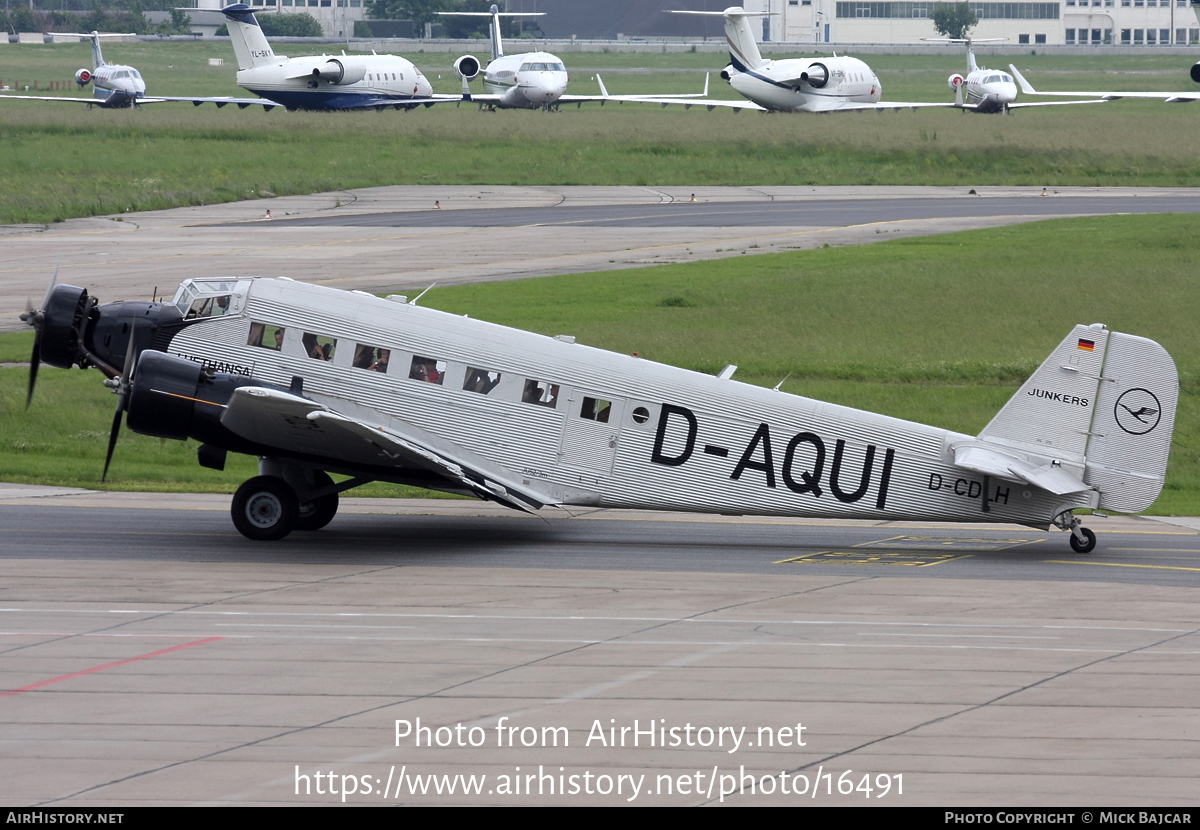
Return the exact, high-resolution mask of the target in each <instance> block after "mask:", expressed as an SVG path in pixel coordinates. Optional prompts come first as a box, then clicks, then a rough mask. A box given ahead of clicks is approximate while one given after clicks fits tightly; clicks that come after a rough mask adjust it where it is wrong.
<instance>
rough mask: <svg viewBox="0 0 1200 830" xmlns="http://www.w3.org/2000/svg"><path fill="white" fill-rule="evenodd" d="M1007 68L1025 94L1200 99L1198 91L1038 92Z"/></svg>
mask: <svg viewBox="0 0 1200 830" xmlns="http://www.w3.org/2000/svg"><path fill="white" fill-rule="evenodd" d="M1008 68H1009V69H1010V70H1012V74H1013V77H1014V78H1016V79H1017V83H1018V84H1020V86H1021V92H1023V93H1024V94H1026V95H1052V96H1055V97H1071V96H1076V95H1078V96H1083V97H1090V98H1099V99H1102V100H1105V101H1116V100H1118V99H1120V98H1160V99H1162V100H1163V101H1165V102H1166V103H1168V104H1186V103H1189V102H1191V101H1200V92H1092V91H1090V90H1082V91H1077V92H1068V91H1054V92H1039V91H1038V90H1036V89H1034V88H1033V84H1031V83H1029V81H1027V80H1025V76H1024V75H1022V74H1021V73H1020V72H1019V71H1018V70H1017V68H1016V67H1015V66H1013V65H1012V64H1011V63H1010V64H1009V65H1008ZM1067 103H1072V104H1082V103H1084V102H1083V101H1069V102H1067ZM1014 106H1015V105H1014Z"/></svg>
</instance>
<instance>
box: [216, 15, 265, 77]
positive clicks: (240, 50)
mask: <svg viewBox="0 0 1200 830" xmlns="http://www.w3.org/2000/svg"><path fill="white" fill-rule="evenodd" d="M221 14H223V15H225V22H226V24H227V25H228V27H229V40H230V42H231V43H232V44H233V54H234V56H236V57H237V62H238V69H253V68H254V67H256V66H263V65H265V64H273V63H278V62H279V60H278V58H276V57H275V52H274V51H272V50H271V44H269V43H267V38H266V36H265V35H264V34H263V31H262V28H261V27H260V26H259V25H258V21H257V20H255V19H254V12H252V11H251V10H250V7H249V6H247V5H246V4H245V3H234V4H233V5H232V6H226V7H225V8H223V9H221Z"/></svg>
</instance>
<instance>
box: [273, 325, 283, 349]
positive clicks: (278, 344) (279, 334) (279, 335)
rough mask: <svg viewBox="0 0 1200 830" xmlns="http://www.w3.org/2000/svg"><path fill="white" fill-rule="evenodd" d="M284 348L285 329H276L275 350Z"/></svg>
mask: <svg viewBox="0 0 1200 830" xmlns="http://www.w3.org/2000/svg"><path fill="white" fill-rule="evenodd" d="M282 349H283V329H275V351H277V352H278V351H281V350H282Z"/></svg>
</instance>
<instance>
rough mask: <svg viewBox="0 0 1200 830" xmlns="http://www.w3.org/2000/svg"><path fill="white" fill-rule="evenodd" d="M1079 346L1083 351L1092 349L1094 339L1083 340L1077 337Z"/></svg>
mask: <svg viewBox="0 0 1200 830" xmlns="http://www.w3.org/2000/svg"><path fill="white" fill-rule="evenodd" d="M1079 348H1080V349H1083V351H1085V352H1090V351H1094V350H1095V348H1096V341H1095V340H1084V339H1083V338H1082V337H1081V338H1079Z"/></svg>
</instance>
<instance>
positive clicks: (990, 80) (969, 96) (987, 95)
mask: <svg viewBox="0 0 1200 830" xmlns="http://www.w3.org/2000/svg"><path fill="white" fill-rule="evenodd" d="M921 39H922V40H924V41H929V42H931V43H965V44H966V45H967V75H966V77H965V78H964V77H963V76H962V75H959V74H958V73H957V72H956V73H954V74H953V75H951V76H950V78H949V79H948V81H947V83H948V84H949V85H950V89H951V90H952V91H953V92H954V105H955V106H956V107H959V108H961V109H964V110H970V111H971V112H978V113H985V114H990V113H997V112H999V113H1006V112H1008V111H1009V110H1014V109H1023V108H1025V107H1046V106H1063V105H1068V104H1098V103H1102V101H1101V100H1100V99H1099V97H1097V98H1091V99H1088V100H1085V101H1037V102H1034V103H1022V104H1018V103H1017V85H1016V84H1015V83H1013V79H1012V77H1011V76H1010V75H1009V74H1008V73H1007V72H1001V71H999V70H997V69H987V68H986V67H982V66H979V65H978V64H977V63H976V62H975V46H974V44H976V43H992V42H996V41H1001V40H1008V38H1005V37H990V38H982V39H980V38H975V39H972V38H969V37H968V38H938V37H925V38H921ZM1010 68H1011V67H1010ZM1014 74H1016V70H1014ZM1069 94H1071V95H1076V94H1082V93H1069Z"/></svg>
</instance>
